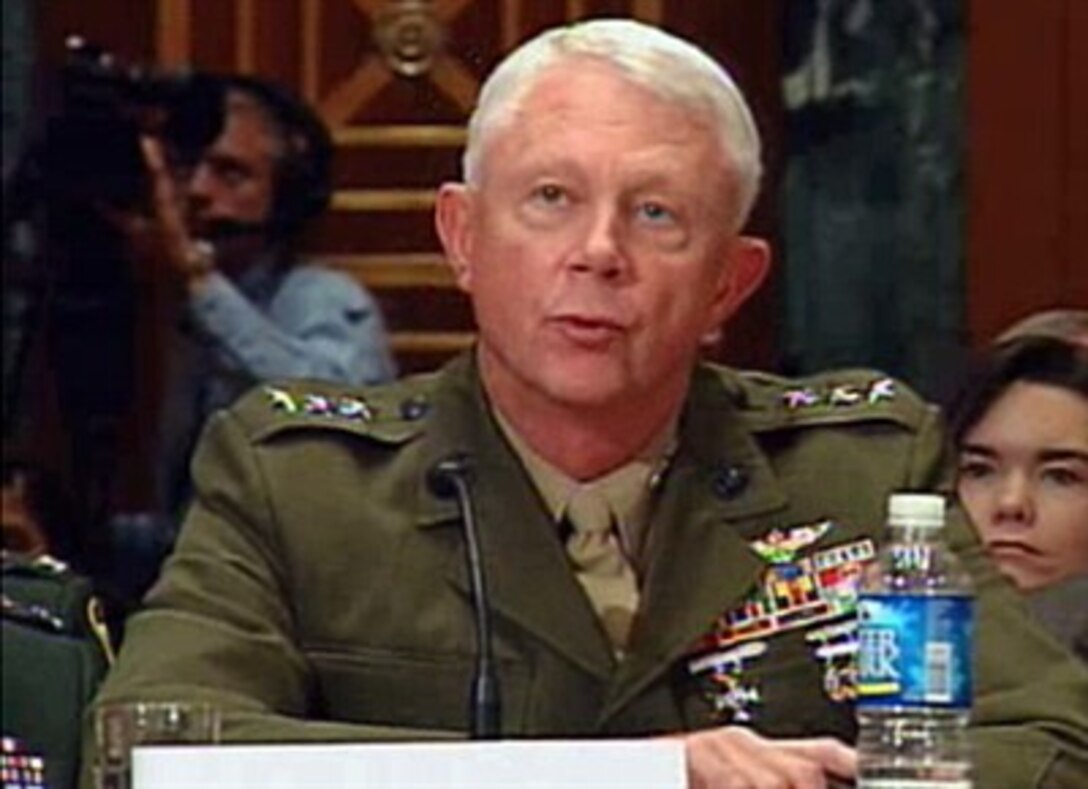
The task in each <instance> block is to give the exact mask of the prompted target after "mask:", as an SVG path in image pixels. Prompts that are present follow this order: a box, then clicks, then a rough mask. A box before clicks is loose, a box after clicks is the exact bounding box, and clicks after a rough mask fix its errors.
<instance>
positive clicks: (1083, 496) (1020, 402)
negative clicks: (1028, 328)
mask: <svg viewBox="0 0 1088 789" xmlns="http://www.w3.org/2000/svg"><path fill="white" fill-rule="evenodd" d="M957 491H958V493H959V497H960V500H961V501H962V502H963V505H964V507H966V509H967V512H968V514H969V515H970V516H971V519H972V520H973V521H974V523H975V526H976V528H977V529H978V531H979V534H980V535H981V537H982V541H983V543H984V544H985V546H986V548H987V550H988V551H989V553H990V555H991V556H992V557H993V559H994V561H995V562H996V563H997V566H998V568H999V569H1000V570H1001V572H1002V573H1004V574H1005V575H1006V576H1007V577H1008V578H1009V579H1011V580H1012V581H1013V582H1014V583H1015V584H1016V585H1017V586H1018V587H1020V588H1021V589H1024V590H1029V589H1038V588H1040V587H1043V586H1047V585H1049V584H1052V583H1054V582H1056V581H1060V580H1062V579H1064V578H1068V577H1070V576H1072V575H1077V574H1079V573H1084V572H1088V398H1085V397H1084V396H1083V395H1080V394H1077V393H1076V392H1073V391H1071V390H1069V389H1065V388H1062V387H1057V386H1048V385H1045V384H1036V383H1028V382H1022V381H1021V382H1017V383H1014V384H1012V385H1011V386H1010V387H1009V388H1008V389H1006V390H1005V392H1004V394H1002V395H1001V397H1000V398H998V399H997V400H996V401H994V403H993V405H991V406H990V409H989V410H988V411H986V413H985V414H984V415H983V416H982V419H980V420H979V421H978V422H977V423H976V424H975V426H974V427H973V428H971V430H969V431H968V432H967V434H966V435H965V436H964V440H963V445H962V446H961V447H960V452H959V478H958V482H957Z"/></svg>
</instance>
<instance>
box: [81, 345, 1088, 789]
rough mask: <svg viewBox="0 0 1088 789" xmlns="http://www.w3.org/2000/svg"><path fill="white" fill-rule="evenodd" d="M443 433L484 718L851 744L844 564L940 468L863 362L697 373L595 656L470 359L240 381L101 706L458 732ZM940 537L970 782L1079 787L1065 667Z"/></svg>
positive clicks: (263, 727) (904, 411) (584, 730)
mask: <svg viewBox="0 0 1088 789" xmlns="http://www.w3.org/2000/svg"><path fill="white" fill-rule="evenodd" d="M453 452H460V453H466V454H467V455H468V456H469V458H470V459H471V461H472V463H473V464H474V477H475V485H474V492H475V500H476V512H477V519H478V525H479V532H480V540H481V548H482V553H483V556H484V563H485V566H486V570H487V573H488V581H489V586H490V592H491V607H492V611H493V615H494V617H493V618H494V642H493V643H494V651H495V656H496V663H497V667H498V673H499V676H500V679H501V684H502V700H503V715H502V729H503V732H504V734H505V735H507V736H512V737H581V736H638V735H650V734H660V733H665V732H677V731H683V730H694V729H701V728H707V727H712V726H717V725H723V724H729V723H743V724H744V725H747V726H751V727H753V728H754V729H755V730H757V731H759V732H761V733H764V734H766V735H768V736H783V737H798V736H815V735H829V736H835V737H839V738H841V739H843V740H845V741H852V740H853V739H854V737H855V736H856V725H855V719H854V711H853V705H852V697H851V682H852V665H851V663H850V660H849V652H850V638H851V635H850V633H851V626H852V622H853V610H852V607H851V606H852V600H851V593H850V585H849V581H850V578H851V577H853V574H854V573H855V572H856V571H857V565H858V564H859V563H860V562H863V561H865V560H866V557H867V556H870V555H871V553H872V551H873V550H875V547H876V545H877V544H879V542H880V540H881V539H882V535H883V527H882V522H883V520H884V508H885V503H886V499H887V496H888V494H889V493H890V492H892V491H895V490H904V489H906V490H919V489H930V488H932V487H933V486H934V485H936V484H938V481H939V480H938V475H939V472H940V461H941V456H942V440H941V432H940V428H939V424H938V419H937V415H936V413H935V411H934V409H932V408H930V407H928V406H926V405H925V404H924V403H922V402H921V401H920V400H918V398H917V397H915V396H914V395H913V394H911V393H910V392H909V391H908V390H907V389H906V388H905V387H903V386H902V385H901V384H898V383H897V382H894V381H890V380H888V379H884V378H882V377H881V376H879V374H876V373H872V372H868V371H853V372H840V373H833V374H826V375H822V376H815V377H812V378H808V379H804V380H800V381H789V380H784V379H780V378H776V377H773V376H766V375H753V374H741V373H738V372H735V371H732V370H729V369H725V368H720V367H712V366H701V367H699V368H698V369H697V370H695V371H694V372H693V377H692V383H691V388H690V392H689V396H688V398H687V401H686V403H685V406H684V410H683V414H682V416H681V420H680V424H679V426H678V445H677V451H676V453H675V455H674V457H673V460H672V462H671V463H670V464H669V466H668V470H667V472H666V473H665V474H664V477H663V479H662V482H661V487H660V491H659V493H658V494H657V501H656V505H655V514H654V523H655V528H654V529H653V532H652V534H651V535H650V536H649V538H648V541H647V545H646V549H645V550H646V556H647V563H646V572H645V580H644V583H643V591H642V597H641V607H640V610H639V613H638V616H637V619H636V624H635V629H634V630H633V632H632V633H631V641H630V643H629V651H628V656H627V659H626V660H624V661H623V662H622V663H620V664H618V665H617V664H616V662H615V661H614V660H613V659H612V655H611V650H610V645H609V644H608V643H607V640H606V638H605V636H604V635H603V633H602V630H601V628H600V627H599V626H598V624H597V622H596V619H595V616H594V613H593V611H592V609H591V607H590V605H589V603H588V602H587V600H586V598H585V595H584V594H583V593H582V590H581V588H580V586H579V584H578V583H577V581H576V579H575V577H574V576H573V573H572V572H571V570H570V567H569V563H568V561H567V558H566V555H565V553H564V550H563V546H562V544H561V541H560V540H559V538H558V535H557V533H556V529H555V524H554V520H553V518H552V515H551V513H549V512H548V511H547V509H546V507H545V506H544V505H543V503H542V500H541V497H540V495H539V494H538V493H537V492H536V490H535V489H534V487H533V483H532V482H531V481H530V479H529V478H528V476H527V475H526V473H525V470H524V468H523V466H522V464H521V463H520V462H519V460H518V458H517V456H516V454H515V453H514V452H513V451H511V449H510V447H509V445H508V443H507V442H506V441H505V440H504V439H503V437H502V433H501V430H500V429H499V427H498V426H497V425H496V424H495V421H494V419H493V417H492V416H491V414H490V411H489V409H488V407H487V404H486V398H485V397H484V395H483V392H482V389H481V386H480V382H479V379H478V375H477V372H476V368H475V365H474V363H473V362H472V360H471V359H470V358H468V357H462V358H460V359H459V360H457V361H455V362H454V363H452V364H451V365H450V366H448V367H447V368H445V369H444V370H443V371H441V372H439V373H437V374H433V375H427V376H421V377H416V378H411V379H407V380H405V381H402V382H399V383H398V384H395V385H391V386H388V387H382V388H377V389H368V390H349V389H343V388H338V387H335V386H331V385H319V384H312V385H310V384H293V385H290V386H288V385H284V386H269V387H262V388H259V389H257V390H255V391H254V392H252V393H251V394H250V395H248V396H246V397H245V398H244V399H243V400H242V401H241V402H240V403H238V404H237V405H236V406H235V407H233V408H232V409H230V410H229V411H227V412H225V413H221V414H220V415H218V416H217V417H215V418H213V420H212V422H211V424H210V426H209V427H208V428H207V430H206V431H205V435H204V438H203V440H202V442H201V445H200V448H199V450H198V453H197V456H196V458H195V461H194V471H195V483H196V491H197V495H196V500H195V503H194V505H193V507H192V509H191V511H190V513H189V516H188V518H187V520H186V523H185V526H184V527H183V530H182V533H181V537H180V539H179V542H178V545H177V548H176V550H175V552H174V554H173V555H172V556H171V557H170V559H169V560H168V562H167V564H166V567H165V569H164V572H163V575H162V578H161V579H160V580H159V582H158V583H157V584H156V585H155V587H154V588H153V589H152V591H151V592H150V594H149V596H148V598H147V601H146V606H145V609H144V610H143V611H142V612H140V613H138V614H137V615H135V616H134V617H133V618H132V619H131V620H130V621H129V623H128V628H127V634H126V641H125V644H124V647H123V649H122V651H121V655H120V656H119V659H118V663H117V665H116V666H115V668H114V670H113V672H112V674H111V675H110V677H109V678H108V679H107V681H106V683H105V685H104V688H103V690H102V693H101V695H100V697H99V701H100V702H104V701H110V700H115V699H123V698H130V699H131V698H146V697H158V698H164V697H165V698H177V697H182V698H193V699H209V700H212V701H214V702H216V703H218V704H219V705H221V706H222V707H223V708H224V710H225V721H224V737H225V738H226V739H228V740H231V741H246V740H249V741H252V740H258V741H270V740H331V739H346V740H373V739H388V738H396V739H411V738H421V737H437V736H446V737H449V736H453V737H459V736H464V733H465V731H466V728H467V708H468V705H467V699H468V688H469V681H470V677H471V675H472V668H473V660H474V653H475V647H474V637H475V636H474V629H473V613H472V607H471V604H470V598H469V595H468V591H467V589H468V584H467V573H466V569H465V563H464V550H463V538H462V529H461V526H460V521H459V517H458V511H457V506H456V503H455V502H452V501H447V500H440V499H437V498H436V497H435V496H434V495H433V494H432V493H431V492H430V490H429V488H428V486H427V483H426V476H427V471H428V470H429V469H430V468H431V467H432V466H433V465H434V464H435V462H436V461H438V460H440V459H442V458H445V457H447V456H448V455H449V454H450V453H453ZM949 528H950V533H951V536H952V538H953V542H954V546H955V548H956V550H957V551H958V552H959V553H960V555H961V557H962V558H963V560H964V561H965V563H966V564H967V566H968V567H969V569H970V570H971V572H972V574H973V576H974V578H975V582H976V585H977V589H978V598H977V616H976V634H977V649H976V656H975V664H974V669H975V690H976V701H975V706H974V708H973V720H972V727H973V728H972V737H973V743H974V746H975V749H976V763H977V768H978V778H977V782H976V785H978V786H980V787H998V786H1000V787H1027V786H1048V787H1060V786H1077V785H1088V784H1086V783H1085V780H1086V779H1088V767H1086V765H1088V670H1086V668H1085V665H1084V664H1083V663H1082V662H1081V661H1079V660H1077V659H1076V658H1074V657H1072V656H1071V655H1070V654H1069V653H1068V652H1067V651H1066V650H1064V649H1063V648H1062V647H1061V646H1060V645H1058V644H1057V643H1056V642H1055V641H1054V640H1053V639H1052V638H1050V637H1049V636H1048V635H1047V634H1046V633H1044V632H1043V631H1042V630H1041V629H1040V628H1039V627H1038V626H1036V625H1034V624H1033V623H1032V622H1031V620H1030V619H1029V617H1028V616H1027V615H1026V612H1025V609H1024V607H1023V604H1022V603H1021V602H1020V601H1019V599H1018V597H1017V595H1016V594H1015V592H1014V591H1013V590H1012V589H1011V587H1010V586H1009V585H1008V584H1007V583H1005V582H1004V581H1002V580H1001V578H1000V577H999V576H998V574H997V573H996V572H995V571H994V568H993V566H992V565H991V563H990V562H988V561H987V560H986V559H985V557H984V554H983V552H982V550H981V548H980V546H979V544H978V541H977V539H975V537H974V536H973V533H972V532H971V530H970V529H969V528H968V527H967V526H966V525H965V523H964V522H963V521H962V520H959V519H954V520H953V522H952V523H951V524H950V527H949ZM786 565H788V566H789V567H791V568H792V570H793V571H796V572H795V576H791V577H796V578H797V579H800V580H801V581H803V582H804V583H802V584H800V585H798V584H793V583H791V582H790V578H787V577H785V576H783V575H782V574H781V571H782V567H783V566H786ZM820 568H822V569H828V568H830V569H832V570H834V571H835V572H834V573H831V574H830V575H827V576H826V577H825V576H824V575H821V574H820V572H822V569H820ZM818 570H819V572H818ZM813 595H815V597H813ZM844 656H845V659H843V657H844ZM1078 760H1079V761H1078Z"/></svg>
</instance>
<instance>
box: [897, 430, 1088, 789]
mask: <svg viewBox="0 0 1088 789" xmlns="http://www.w3.org/2000/svg"><path fill="white" fill-rule="evenodd" d="M945 448H946V444H945V442H944V437H943V429H942V425H941V420H940V419H939V417H938V415H937V412H936V410H935V409H931V410H930V413H929V415H928V417H927V419H926V420H925V421H924V422H923V424H922V427H921V429H920V431H919V435H918V440H917V443H916V450H915V457H914V458H912V463H911V465H912V472H911V473H912V476H913V479H912V480H911V483H912V486H913V487H916V488H917V489H927V488H929V489H931V488H940V489H944V490H948V489H949V487H950V480H951V477H952V474H951V471H952V470H951V466H950V462H949V458H948V455H949V453H947V452H946V451H945ZM948 528H949V532H950V539H951V543H952V546H953V548H954V549H955V550H956V552H957V553H958V554H959V556H960V558H961V559H962V560H963V562H964V563H965V565H966V566H967V568H968V570H969V571H970V573H971V575H972V577H973V579H974V582H975V591H976V595H977V597H976V612H975V627H976V631H975V659H974V666H973V671H974V684H975V700H974V706H973V709H972V715H971V723H972V728H971V737H972V747H973V748H974V759H975V766H976V775H977V778H976V785H978V786H984V787H989V786H995V787H996V786H1002V787H1005V786H1008V787H1054V789H1059V788H1061V787H1073V786H1088V668H1086V666H1085V663H1084V662H1083V661H1080V660H1078V659H1077V658H1076V657H1074V656H1073V655H1071V654H1070V653H1069V652H1068V651H1067V650H1066V649H1064V648H1063V647H1062V646H1060V645H1059V644H1058V642H1057V641H1056V640H1055V639H1053V638H1052V637H1051V636H1050V634H1049V633H1047V632H1046V631H1045V630H1044V629H1043V628H1042V627H1041V626H1040V625H1039V624H1038V623H1037V622H1036V621H1035V620H1034V619H1033V617H1032V616H1031V615H1030V613H1029V612H1028V609H1027V607H1026V603H1025V601H1024V599H1023V596H1022V595H1020V594H1019V593H1018V592H1017V591H1016V589H1015V588H1013V587H1012V586H1011V585H1010V584H1009V583H1008V582H1007V581H1006V580H1005V579H1004V578H1003V577H1002V576H1001V575H1000V574H999V573H998V572H997V570H996V568H995V566H994V564H993V563H992V562H991V561H990V560H989V559H988V558H987V557H986V555H985V553H984V551H983V549H982V545H981V543H980V542H979V540H978V538H977V537H976V534H975V531H974V529H973V528H972V526H971V524H970V522H969V521H968V519H967V518H966V516H965V515H964V513H963V511H962V510H961V509H959V508H958V507H954V508H953V509H952V511H951V513H950V521H949V524H948Z"/></svg>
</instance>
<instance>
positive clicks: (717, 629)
mask: <svg viewBox="0 0 1088 789" xmlns="http://www.w3.org/2000/svg"><path fill="white" fill-rule="evenodd" d="M833 526H834V523H833V522H832V521H830V520H827V521H821V522H818V523H815V524H811V525H806V526H800V527H795V528H792V529H787V530H778V529H776V530H772V531H771V532H769V533H768V534H767V535H765V536H764V537H762V538H760V539H758V540H754V541H753V542H752V549H753V550H754V551H755V552H756V553H758V554H759V555H760V556H761V557H763V558H764V560H765V561H768V562H769V566H768V567H767V569H766V570H765V571H764V573H763V577H762V578H761V579H760V582H759V583H758V584H757V585H756V586H755V588H754V589H753V590H752V591H751V592H750V593H749V594H748V596H747V597H745V598H744V600H742V601H741V603H740V604H739V605H737V606H735V607H734V608H731V609H730V610H728V611H726V612H725V613H723V614H722V615H721V616H720V617H718V619H717V621H716V622H715V623H714V626H713V627H712V628H711V630H710V631H709V632H708V633H707V634H706V635H705V636H704V637H703V638H702V639H700V640H699V642H698V643H696V644H695V646H694V648H693V649H692V650H691V652H690V653H689V654H690V657H689V660H688V670H689V672H690V673H691V674H692V675H693V676H697V677H698V676H699V675H701V674H702V675H705V676H701V677H699V678H700V680H701V682H702V684H703V692H704V695H705V696H706V698H707V699H708V701H710V703H711V705H712V707H713V709H714V714H715V715H716V716H719V717H720V716H724V715H726V714H732V715H733V720H737V721H741V720H751V718H752V716H753V715H754V714H755V712H754V709H753V707H754V706H756V705H758V702H759V692H758V688H757V687H756V686H754V685H753V683H752V682H751V680H750V679H749V678H746V677H745V671H746V670H748V669H750V665H746V663H745V661H751V660H753V659H755V658H756V657H758V656H759V655H762V654H763V652H764V651H766V648H767V644H768V643H769V639H771V638H773V637H775V636H778V635H781V634H783V633H786V632H789V631H794V630H799V629H808V630H809V632H808V633H806V635H805V638H806V641H807V642H808V643H809V644H811V645H812V646H813V650H814V654H815V657H816V658H817V659H818V660H820V661H821V663H822V664H823V667H824V690H825V692H826V693H827V695H828V696H829V697H830V698H831V699H833V700H835V701H843V700H847V699H852V698H854V696H855V695H856V688H857V682H856V670H855V661H854V658H855V655H856V651H857V628H856V619H855V617H856V612H857V600H858V591H857V590H858V581H859V579H860V577H861V572H862V569H863V568H864V566H865V564H866V563H868V562H869V561H871V560H872V559H873V558H874V556H875V555H876V547H875V546H874V544H873V541H872V540H871V539H869V538H864V539H861V540H855V541H853V542H848V543H842V544H840V545H832V546H829V547H827V548H823V549H821V550H818V551H815V552H813V553H811V554H808V555H804V556H802V555H800V552H801V551H802V549H804V548H807V547H810V546H811V545H813V544H814V543H815V542H816V541H817V540H819V539H820V538H821V537H822V536H824V535H825V534H827V533H828V532H829V531H830V530H831V529H832V528H833ZM817 625H819V626H821V627H815V626H817ZM742 647H748V649H742Z"/></svg>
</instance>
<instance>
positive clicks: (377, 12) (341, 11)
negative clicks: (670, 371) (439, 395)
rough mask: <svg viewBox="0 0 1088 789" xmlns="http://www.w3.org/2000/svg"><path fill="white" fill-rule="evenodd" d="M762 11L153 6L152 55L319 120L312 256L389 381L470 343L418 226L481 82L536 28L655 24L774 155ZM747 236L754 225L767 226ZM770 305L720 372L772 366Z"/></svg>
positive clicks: (429, 230) (337, 2)
mask: <svg viewBox="0 0 1088 789" xmlns="http://www.w3.org/2000/svg"><path fill="white" fill-rule="evenodd" d="M776 8H777V3H772V2H760V3H745V2H743V0H732V1H731V2H722V1H719V2H714V3H691V2H676V1H675V0H674V2H669V1H668V0H214V2H213V1H211V0H158V6H157V25H156V50H157V52H158V56H159V59H160V60H161V61H162V62H163V63H165V64H169V65H180V64H183V63H193V64H195V65H196V66H198V67H203V68H215V69H226V70H236V71H242V72H251V73H259V74H261V75H264V76H268V77H271V78H273V79H276V80H278V81H281V82H283V83H285V84H287V85H289V86H291V87H293V88H295V89H296V90H297V91H298V92H299V93H300V94H301V95H302V96H303V97H305V98H306V99H307V100H308V101H310V102H311V103H312V104H313V105H314V106H316V107H317V108H318V109H319V111H320V112H321V114H322V116H323V117H324V118H325V120H326V121H327V122H328V123H329V125H330V127H331V128H332V129H333V133H334V137H335V140H336V144H337V161H336V168H335V169H336V192H335V196H334V199H333V206H332V211H331V212H330V213H329V215H328V216H327V217H325V218H324V219H322V220H321V221H320V223H319V226H318V227H317V228H316V232H315V233H314V235H313V238H312V249H313V251H314V252H315V253H317V254H318V255H319V256H320V257H321V259H322V260H323V262H325V263H327V264H328V265H330V266H334V267H336V268H340V269H342V270H344V271H347V272H349V273H351V274H352V275H354V276H356V277H358V278H359V279H360V280H361V281H362V282H363V283H364V284H366V285H367V287H369V288H370V289H371V290H372V291H373V292H374V293H375V294H376V296H377V297H378V299H379V301H380V302H381V304H382V307H383V309H384V310H385V312H386V316H387V319H388V320H389V323H390V326H391V328H392V330H393V343H394V346H395V350H396V352H397V356H398V358H399V360H400V363H401V367H402V368H403V369H406V370H411V369H420V368H426V367H431V366H433V365H435V364H437V363H438V362H440V361H442V360H443V359H444V358H446V357H447V356H449V355H450V354H451V353H453V352H455V351H456V350H458V349H460V348H463V347H466V346H467V345H468V344H469V343H470V342H471V340H472V336H473V335H472V317H471V313H470V310H469V307H468V304H467V302H466V300H465V299H464V298H463V297H462V295H461V294H459V293H458V292H457V291H456V290H455V289H454V288H453V286H452V283H451V279H450V277H449V274H448V272H447V269H446V267H445V265H444V263H443V260H442V256H441V254H440V251H439V245H438V240H437V238H436V236H435V233H434V230H433V227H432V216H431V213H432V209H433V206H434V198H435V188H436V186H437V185H438V184H439V183H441V182H442V181H443V180H448V179H454V178H456V177H457V176H458V172H459V162H460V155H461V147H462V145H463V142H464V124H465V122H466V120H467V118H468V115H469V113H470V112H471V109H472V106H473V103H474V101H475V97H476V93H477V91H478V89H479V86H480V82H481V80H482V79H483V78H484V76H486V74H487V73H488V71H489V70H490V69H491V68H492V67H493V66H494V64H495V63H496V62H497V61H498V60H499V59H500V58H501V56H502V55H503V54H504V53H506V52H508V51H509V50H510V49H511V48H512V47H514V46H515V45H516V44H518V43H519V42H521V41H523V40H524V39H525V38H527V37H529V36H531V35H533V34H534V33H536V32H539V31H540V30H542V29H543V28H545V27H549V26H551V25H555V24H558V23H562V22H564V21H569V20H575V19H581V18H585V17H589V16H600V15H610V16H631V17H635V18H638V19H641V20H644V21H646V22H650V23H654V24H663V25H665V26H667V27H669V28H671V29H673V30H676V31H677V32H680V33H681V34H684V35H687V36H689V37H691V38H693V39H694V40H696V41H698V42H700V43H701V44H703V45H704V46H705V47H706V48H707V49H708V50H709V51H711V52H712V53H714V54H716V55H718V56H720V57H725V59H726V60H727V62H730V65H731V66H733V67H734V68H735V70H736V71H737V72H738V76H739V77H740V79H741V81H742V82H743V83H746V88H747V89H748V90H749V92H751V93H753V95H755V96H756V99H757V101H756V104H757V108H758V110H759V111H760V113H759V114H761V115H762V116H763V117H762V119H761V120H762V122H763V126H764V128H765V129H768V127H769V129H768V130H769V131H770V136H771V139H772V140H773V139H775V138H776V137H777V128H778V122H777V114H778V113H777V98H776V89H777V82H776V80H777V70H776V63H777V61H776V58H777V54H776V53H777V49H778V47H777V36H778V27H777V19H778V15H777V12H776ZM726 53H728V56H727V55H726ZM772 150H773V145H772ZM758 223H759V224H761V225H762V226H763V227H764V228H766V227H767V226H768V221H767V214H766V212H761V214H760V218H759V220H758ZM772 304H773V296H771V295H765V296H764V297H762V299H761V301H760V302H759V303H757V304H756V305H755V312H757V313H760V314H761V316H762V317H761V318H759V319H758V323H759V324H760V325H759V326H758V328H757V327H756V326H755V325H754V324H751V322H750V320H742V321H741V322H740V324H739V326H738V327H737V328H736V331H735V332H734V334H733V337H734V341H733V343H732V345H733V347H734V348H735V349H737V350H735V351H734V352H733V353H732V354H731V356H732V357H733V358H734V359H737V360H740V361H742V362H747V363H756V362H767V361H769V360H770V358H771V357H772V355H773V347H774V345H773V342H774V340H773V336H774V333H773V318H771V313H770V308H771V306H772ZM749 312H752V310H749ZM738 335H739V336H738Z"/></svg>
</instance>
